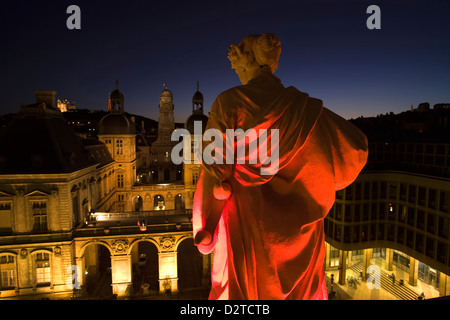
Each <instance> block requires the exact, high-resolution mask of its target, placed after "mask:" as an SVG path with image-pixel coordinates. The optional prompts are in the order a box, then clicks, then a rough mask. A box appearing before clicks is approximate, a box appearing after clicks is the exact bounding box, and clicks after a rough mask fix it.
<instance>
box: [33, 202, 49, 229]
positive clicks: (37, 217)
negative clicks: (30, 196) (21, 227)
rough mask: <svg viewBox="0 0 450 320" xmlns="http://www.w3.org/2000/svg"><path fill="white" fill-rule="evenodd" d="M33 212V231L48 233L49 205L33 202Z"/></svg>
mask: <svg viewBox="0 0 450 320" xmlns="http://www.w3.org/2000/svg"><path fill="white" fill-rule="evenodd" d="M31 209H32V212H33V221H34V224H33V231H35V232H46V231H47V203H46V202H45V201H33V202H32V204H31Z"/></svg>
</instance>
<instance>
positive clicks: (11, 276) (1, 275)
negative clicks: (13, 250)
mask: <svg viewBox="0 0 450 320" xmlns="http://www.w3.org/2000/svg"><path fill="white" fill-rule="evenodd" d="M15 262H16V259H15V257H14V256H13V255H12V254H6V255H2V256H0V289H1V290H6V289H13V288H15V286H16V263H15Z"/></svg>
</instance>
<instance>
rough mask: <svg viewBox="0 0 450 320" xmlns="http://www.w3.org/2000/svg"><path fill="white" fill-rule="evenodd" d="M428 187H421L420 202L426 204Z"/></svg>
mask: <svg viewBox="0 0 450 320" xmlns="http://www.w3.org/2000/svg"><path fill="white" fill-rule="evenodd" d="M425 198H426V189H425V188H424V187H419V204H420V205H421V206H425Z"/></svg>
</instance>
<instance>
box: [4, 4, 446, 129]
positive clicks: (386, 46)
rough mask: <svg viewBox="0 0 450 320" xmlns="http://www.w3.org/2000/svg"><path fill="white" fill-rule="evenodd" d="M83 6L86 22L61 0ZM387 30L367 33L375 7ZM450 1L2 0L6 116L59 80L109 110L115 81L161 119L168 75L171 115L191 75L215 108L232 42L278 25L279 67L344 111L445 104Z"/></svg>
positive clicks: (128, 98) (134, 108) (142, 109)
mask: <svg viewBox="0 0 450 320" xmlns="http://www.w3.org/2000/svg"><path fill="white" fill-rule="evenodd" d="M71 4H76V5H78V6H79V7H80V8H81V30H69V29H67V27H66V20H67V18H68V17H69V14H67V13H66V9H67V7H68V6H69V5H71ZM371 4H376V5H378V6H379V7H380V9H381V30H369V29H368V28H367V27H366V20H367V18H368V17H369V16H370V14H367V13H366V9H367V7H368V6H369V5H371ZM449 16H450V1H444V0H443V1H433V0H428V1H412V0H402V1H363V0H355V1H338V0H333V1H321V0H314V1H312V0H311V1H302V0H295V1H282V0H279V1H270V2H269V1H261V0H259V1H242V2H241V1H223V2H220V1H213V0H209V1H203V2H198V1H179V2H172V1H159V2H156V1H134V0H133V1H97V0H96V1H92V0H91V1H77V0H75V1H70V2H69V1H33V2H30V3H26V2H23V1H6V2H5V1H3V2H2V8H1V12H0V28H1V31H0V34H1V38H0V40H1V50H0V69H1V74H0V88H1V94H0V114H5V113H15V112H17V111H18V110H19V106H20V104H21V103H25V104H29V103H33V102H34V101H35V98H34V93H33V89H53V90H56V91H57V92H58V95H57V97H58V98H59V99H68V100H70V101H75V102H76V105H77V108H86V109H96V110H100V109H103V110H106V109H107V103H108V95H109V92H111V91H112V90H114V88H115V81H116V79H118V80H119V83H120V90H121V91H122V92H123V94H124V96H125V111H127V112H129V113H135V114H139V115H143V116H147V117H150V118H153V119H156V120H157V119H158V104H159V94H160V92H161V91H162V89H163V86H162V84H163V83H166V84H167V86H168V88H169V89H170V90H171V91H172V92H173V94H174V104H175V120H176V121H179V122H184V121H185V119H186V118H187V117H188V115H189V114H190V113H191V110H192V95H193V94H194V92H195V91H196V82H197V80H198V81H200V91H201V92H202V93H203V95H204V97H205V111H206V112H208V111H210V107H211V104H212V103H213V101H214V99H215V97H216V96H217V95H218V94H219V93H220V92H222V91H224V90H226V89H228V88H231V87H233V86H236V85H239V84H240V83H239V79H238V77H237V75H236V74H235V73H234V71H233V70H232V69H231V67H230V63H229V61H228V59H227V58H226V57H227V46H228V45H229V44H231V43H238V42H239V41H240V40H241V39H242V38H243V37H245V36H247V35H249V34H253V33H264V32H271V33H275V34H276V35H277V36H278V37H279V38H280V40H281V43H282V53H281V57H280V63H279V67H278V71H277V72H276V73H275V75H276V76H278V77H279V78H280V79H281V80H282V82H283V84H284V85H285V86H290V85H292V86H295V87H297V88H298V89H299V90H301V91H304V92H307V93H309V94H310V95H311V96H314V97H317V98H320V99H322V100H323V101H324V105H325V106H326V107H328V108H329V109H331V110H333V111H335V112H337V113H339V114H341V115H342V116H344V117H345V118H351V117H353V118H355V117H359V116H376V115H377V114H381V113H387V112H390V111H393V112H394V113H399V112H401V111H405V110H408V109H409V108H410V106H411V105H413V106H414V107H417V106H418V104H419V103H421V102H429V103H430V104H431V105H434V104H436V103H449V102H450V20H449Z"/></svg>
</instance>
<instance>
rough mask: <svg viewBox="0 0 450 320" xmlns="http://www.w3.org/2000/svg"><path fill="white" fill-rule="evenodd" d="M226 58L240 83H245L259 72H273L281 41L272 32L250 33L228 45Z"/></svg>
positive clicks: (276, 65)
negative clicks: (237, 42)
mask: <svg viewBox="0 0 450 320" xmlns="http://www.w3.org/2000/svg"><path fill="white" fill-rule="evenodd" d="M228 50H229V52H228V59H229V60H230V61H231V67H232V68H233V69H235V70H236V73H237V74H238V76H239V79H240V80H241V82H242V84H247V82H249V81H250V80H251V79H253V78H255V77H256V76H258V75H259V74H260V73H261V72H271V73H274V72H275V71H276V70H277V68H278V58H279V57H280V53H281V43H280V40H278V38H277V36H276V35H274V34H272V33H264V34H262V35H259V34H252V35H249V36H247V37H245V38H244V39H242V41H241V42H240V43H239V44H238V45H235V44H232V45H230V46H229V47H228Z"/></svg>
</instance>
